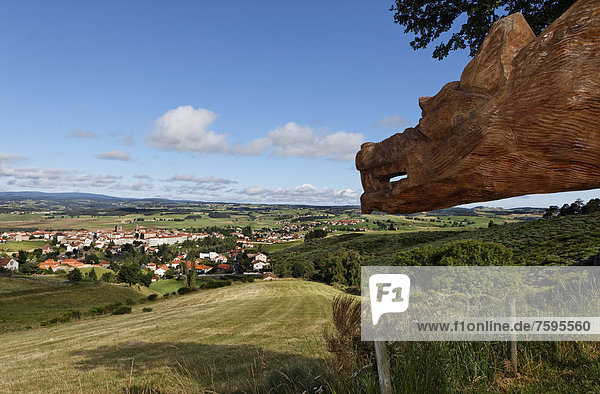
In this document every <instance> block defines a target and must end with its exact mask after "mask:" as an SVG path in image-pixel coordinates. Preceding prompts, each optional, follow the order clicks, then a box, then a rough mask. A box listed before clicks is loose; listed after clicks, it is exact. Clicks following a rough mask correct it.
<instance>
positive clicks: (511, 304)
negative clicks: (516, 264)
mask: <svg viewBox="0 0 600 394" xmlns="http://www.w3.org/2000/svg"><path fill="white" fill-rule="evenodd" d="M506 314H507V315H508V316H510V327H511V329H512V328H513V327H514V325H515V322H516V316H517V301H516V300H515V298H514V297H507V299H506ZM507 348H508V359H509V360H510V364H511V366H512V373H513V375H514V376H517V374H518V372H519V360H518V357H517V334H516V333H515V332H514V331H513V332H512V333H511V334H510V339H509V340H508V342H507Z"/></svg>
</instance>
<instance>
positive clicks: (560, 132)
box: [356, 0, 600, 213]
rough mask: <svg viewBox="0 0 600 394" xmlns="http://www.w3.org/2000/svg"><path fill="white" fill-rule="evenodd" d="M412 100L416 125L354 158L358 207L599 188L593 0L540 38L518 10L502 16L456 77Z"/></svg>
mask: <svg viewBox="0 0 600 394" xmlns="http://www.w3.org/2000/svg"><path fill="white" fill-rule="evenodd" d="M419 106H420V107H421V109H422V118H421V119H420V121H419V124H418V125H417V126H416V127H414V128H409V129H406V130H405V131H404V132H403V133H398V134H395V135H393V136H391V137H389V138H387V139H385V140H383V141H381V142H379V143H365V144H363V145H362V147H361V150H360V152H358V154H357V155H356V168H357V169H358V170H359V171H360V173H361V180H362V184H363V189H364V193H363V195H362V196H361V208H362V211H363V212H364V213H370V212H372V211H374V210H377V211H382V212H388V213H413V212H421V211H430V210H434V209H441V208H447V207H451V206H455V205H458V204H465V203H472V202H481V201H490V200H497V199H501V198H506V197H514V196H520V195H525V194H535V193H554V192H562V191H572V190H587V189H593V188H598V187H600V0H586V1H584V0H579V1H578V2H576V3H575V4H574V5H573V6H572V7H571V8H570V9H569V10H568V11H567V12H565V13H564V14H563V15H562V16H561V17H560V18H558V19H557V20H556V21H554V23H552V24H551V25H550V26H549V27H548V28H547V29H546V30H544V31H543V32H542V33H541V34H540V35H539V36H538V37H536V36H535V35H534V34H533V32H532V31H531V28H530V27H529V25H528V24H527V22H526V21H525V19H524V18H523V16H522V15H520V14H513V15H509V16H507V17H505V18H502V19H501V20H499V21H497V22H496V23H495V24H494V25H493V26H492V28H491V30H490V32H489V34H488V36H487V37H486V39H485V40H484V42H483V43H482V45H481V48H480V49H479V53H478V54H477V55H476V56H475V57H474V58H473V60H471V62H470V63H469V64H468V65H467V66H466V67H465V70H464V71H463V74H462V76H461V79H460V81H456V82H450V83H448V84H447V85H445V86H444V87H443V88H442V89H441V90H440V92H439V93H438V94H437V95H435V96H434V97H422V98H420V99H419ZM398 175H406V178H405V179H402V180H400V181H397V182H390V179H391V178H393V177H396V176H398Z"/></svg>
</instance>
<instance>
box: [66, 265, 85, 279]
mask: <svg viewBox="0 0 600 394" xmlns="http://www.w3.org/2000/svg"><path fill="white" fill-rule="evenodd" d="M67 279H68V280H69V281H70V282H73V283H77V282H81V280H82V279H83V274H82V273H81V271H80V270H79V269H78V268H73V269H72V270H71V271H69V273H68V274H67Z"/></svg>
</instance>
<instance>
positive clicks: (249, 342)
mask: <svg viewBox="0 0 600 394" xmlns="http://www.w3.org/2000/svg"><path fill="white" fill-rule="evenodd" d="M338 293H339V292H338V291H337V290H335V289H334V288H332V287H330V286H326V285H324V284H320V283H315V282H306V281H299V280H278V281H272V282H263V281H257V282H255V283H246V284H236V285H233V286H228V287H224V288H219V289H212V290H201V291H197V292H194V293H191V294H189V295H185V296H178V297H174V298H172V297H170V298H168V299H165V300H159V301H155V302H152V303H145V304H143V305H139V306H134V307H133V313H131V314H128V315H121V316H103V317H97V318H92V319H84V320H81V321H74V322H70V323H64V324H57V325H55V326H52V327H41V328H36V329H30V330H26V331H19V332H9V333H4V334H1V336H0V340H1V341H2V347H1V348H0V365H3V373H2V374H0V387H2V391H8V392H49V393H57V392H76V391H77V392H107V393H108V392H118V391H123V390H125V391H126V392H136V390H140V391H138V392H142V391H143V390H146V392H158V391H160V392H162V393H171V392H189V393H191V392H194V393H195V392H202V391H203V390H214V391H216V392H233V391H236V390H243V391H246V392H258V391H260V390H262V389H261V387H262V388H264V387H265V385H268V384H269V382H272V381H273V379H274V377H275V378H277V377H280V376H281V373H280V372H281V369H282V368H285V366H290V365H300V366H302V367H303V368H310V367H311V366H315V368H316V366H319V365H321V366H322V365H323V360H324V358H325V357H326V351H325V349H324V346H323V339H322V329H323V326H324V325H325V324H326V323H327V322H328V321H329V319H330V315H331V300H332V298H333V297H334V296H335V295H336V294H338ZM144 307H145V308H147V307H151V308H152V311H151V312H142V308H144ZM315 370H316V369H315ZM151 390H156V391H151Z"/></svg>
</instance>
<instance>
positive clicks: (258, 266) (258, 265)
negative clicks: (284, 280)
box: [252, 260, 270, 271]
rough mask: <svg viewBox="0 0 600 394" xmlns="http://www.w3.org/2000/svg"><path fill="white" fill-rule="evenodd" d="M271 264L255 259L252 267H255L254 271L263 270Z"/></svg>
mask: <svg viewBox="0 0 600 394" xmlns="http://www.w3.org/2000/svg"><path fill="white" fill-rule="evenodd" d="M269 265H270V264H269V263H265V262H263V261H259V260H254V261H253V262H252V268H254V271H259V270H262V269H264V268H265V267H268V266H269Z"/></svg>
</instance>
